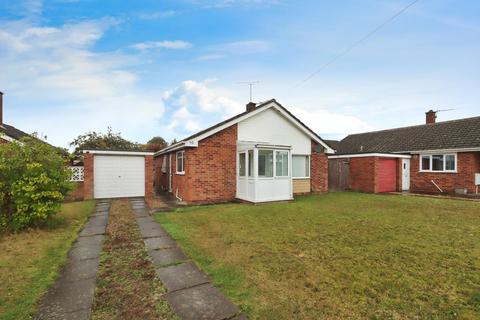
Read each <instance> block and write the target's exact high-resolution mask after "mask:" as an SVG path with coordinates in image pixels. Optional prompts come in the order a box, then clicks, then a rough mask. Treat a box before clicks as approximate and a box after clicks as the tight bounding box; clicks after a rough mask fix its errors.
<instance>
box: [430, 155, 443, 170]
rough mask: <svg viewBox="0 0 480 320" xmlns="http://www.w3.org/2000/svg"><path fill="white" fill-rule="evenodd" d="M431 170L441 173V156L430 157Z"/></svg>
mask: <svg viewBox="0 0 480 320" xmlns="http://www.w3.org/2000/svg"><path fill="white" fill-rule="evenodd" d="M432 170H433V171H443V155H433V156H432Z"/></svg>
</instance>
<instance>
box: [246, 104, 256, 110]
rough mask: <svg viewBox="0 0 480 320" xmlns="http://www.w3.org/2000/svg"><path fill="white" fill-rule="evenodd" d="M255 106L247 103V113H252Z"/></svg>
mask: <svg viewBox="0 0 480 320" xmlns="http://www.w3.org/2000/svg"><path fill="white" fill-rule="evenodd" d="M256 106H257V104H256V103H255V102H249V103H247V112H249V111H252V110H253V109H255V107H256Z"/></svg>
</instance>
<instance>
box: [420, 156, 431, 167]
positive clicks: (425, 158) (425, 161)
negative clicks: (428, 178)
mask: <svg viewBox="0 0 480 320" xmlns="http://www.w3.org/2000/svg"><path fill="white" fill-rule="evenodd" d="M422 170H430V156H422Z"/></svg>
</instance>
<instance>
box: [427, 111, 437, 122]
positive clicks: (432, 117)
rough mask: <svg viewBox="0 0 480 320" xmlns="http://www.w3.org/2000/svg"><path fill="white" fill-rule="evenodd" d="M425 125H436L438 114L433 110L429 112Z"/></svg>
mask: <svg viewBox="0 0 480 320" xmlns="http://www.w3.org/2000/svg"><path fill="white" fill-rule="evenodd" d="M425 115H426V117H425V123H426V124H432V123H435V120H436V119H437V112H436V111H433V110H431V109H430V110H429V111H427V112H425Z"/></svg>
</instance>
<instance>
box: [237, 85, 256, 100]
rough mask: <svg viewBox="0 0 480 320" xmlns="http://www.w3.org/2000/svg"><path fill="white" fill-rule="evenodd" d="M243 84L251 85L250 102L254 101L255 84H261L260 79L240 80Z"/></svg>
mask: <svg viewBox="0 0 480 320" xmlns="http://www.w3.org/2000/svg"><path fill="white" fill-rule="evenodd" d="M239 83H241V84H248V86H249V87H250V102H253V86H254V85H256V84H259V83H260V81H250V82H248V81H245V82H239Z"/></svg>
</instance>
